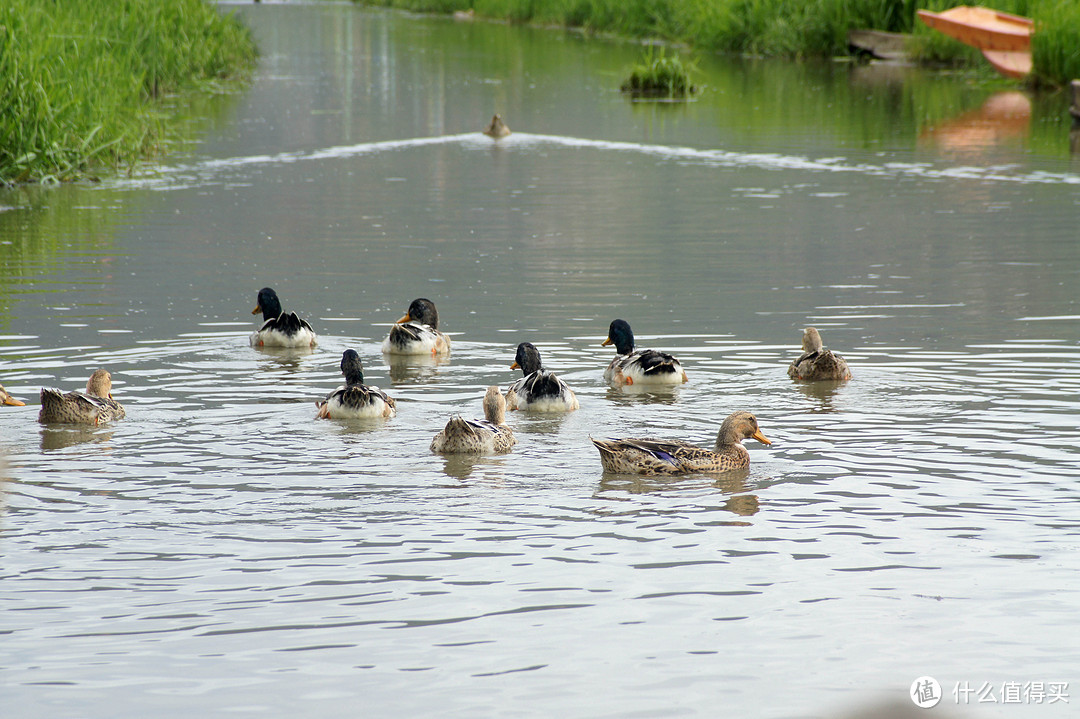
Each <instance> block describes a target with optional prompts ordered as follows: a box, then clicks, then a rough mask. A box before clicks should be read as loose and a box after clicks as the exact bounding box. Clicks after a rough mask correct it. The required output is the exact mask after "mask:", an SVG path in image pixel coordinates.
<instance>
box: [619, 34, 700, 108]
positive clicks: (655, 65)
mask: <svg viewBox="0 0 1080 719" xmlns="http://www.w3.org/2000/svg"><path fill="white" fill-rule="evenodd" d="M695 70H696V68H695V67H694V64H693V63H692V62H689V61H688V62H683V60H682V59H681V58H680V57H679V56H678V54H675V55H672V56H670V57H669V56H668V54H667V51H666V50H665V49H664V48H660V52H659V53H657V52H656V50H655V49H654V48H653V47H652V46H651V45H650V46H649V47H648V48H646V50H645V54H644V55H643V56H642V58H641V61H640V62H638V63H637V64H635V65H634V67H633V68H632V69H631V71H630V77H628V78H627V79H626V80H624V81H623V84H622V86H621V87H620V88H619V89H620V90H622V91H623V92H628V93H630V94H632V95H638V96H646V97H657V98H668V99H685V98H687V97H689V96H690V95H693V94H694V93H695V92H697V88H696V87H694V85H693V83H692V82H691V81H690V74H691V73H692V72H694V71H695Z"/></svg>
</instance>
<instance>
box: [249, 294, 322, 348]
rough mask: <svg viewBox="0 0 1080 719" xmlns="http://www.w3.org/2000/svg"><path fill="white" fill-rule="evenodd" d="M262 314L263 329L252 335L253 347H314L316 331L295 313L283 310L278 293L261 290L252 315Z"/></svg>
mask: <svg viewBox="0 0 1080 719" xmlns="http://www.w3.org/2000/svg"><path fill="white" fill-rule="evenodd" d="M260 312H262V316H263V323H262V327H260V328H259V329H258V331H256V332H255V333H254V334H253V335H251V345H252V346H253V347H314V346H315V344H316V338H315V330H313V329H311V325H309V324H308V323H307V322H306V321H304V320H302V319H300V317H299V316H298V315H297V314H296V313H295V312H285V311H283V310H282V309H281V300H279V299H278V296H277V292H274V290H273V289H271V288H269V287H263V288H262V289H261V290H259V296H258V300H257V302H256V304H255V309H253V310H252V311H251V314H253V315H257V314H259V313H260Z"/></svg>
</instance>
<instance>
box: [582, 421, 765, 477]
mask: <svg viewBox="0 0 1080 719" xmlns="http://www.w3.org/2000/svg"><path fill="white" fill-rule="evenodd" d="M747 438H752V439H756V440H757V441H758V442H761V443H762V444H772V442H771V441H770V440H769V439H767V438H766V437H765V435H764V434H762V433H761V430H760V429H758V423H757V418H756V417H754V415H752V414H751V413H749V412H732V413H731V414H730V415H728V417H727V419H725V420H724V423H723V424H721V425H720V431H719V432H718V433H717V435H716V447H715V448H714V449H711V450H710V449H705V448H703V447H698V446H696V445H693V444H690V443H688V442H683V441H681V440H658V439H606V440H605V439H594V438H591V437H590V439H592V443H593V444H595V445H596V448H597V449H598V450H600V463H601V464H603V465H604V470H605V471H608V472H618V473H621V474H689V473H691V472H708V473H715V472H729V471H731V470H733V469H745V468H746V467H749V466H750V453H749V452H747V451H746V447H743V445H742V441H743V440H744V439H747Z"/></svg>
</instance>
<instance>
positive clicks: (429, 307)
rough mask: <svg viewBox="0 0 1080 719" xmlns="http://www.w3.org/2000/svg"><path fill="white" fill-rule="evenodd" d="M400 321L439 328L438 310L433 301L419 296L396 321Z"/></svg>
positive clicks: (399, 322) (398, 322)
mask: <svg viewBox="0 0 1080 719" xmlns="http://www.w3.org/2000/svg"><path fill="white" fill-rule="evenodd" d="M402 322H415V323H416V324H420V325H428V326H429V327H431V328H432V329H436V330H437V329H439V311H438V310H436V309H435V303H434V302H432V301H431V300H426V299H424V298H423V297H419V298H417V299H415V300H413V301H412V302H411V303H410V304H409V311H408V312H406V313H405V316H404V317H402V318H401V319H400V320H398V321H397V324H401V323H402Z"/></svg>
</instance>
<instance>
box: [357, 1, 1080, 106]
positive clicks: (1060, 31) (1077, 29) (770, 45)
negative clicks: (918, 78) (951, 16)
mask: <svg viewBox="0 0 1080 719" xmlns="http://www.w3.org/2000/svg"><path fill="white" fill-rule="evenodd" d="M356 1H357V2H361V3H366V4H369V5H382V6H390V7H399V8H404V9H408V10H413V11H418V12H453V11H455V10H466V9H469V8H472V9H473V10H474V11H475V12H476V15H477V16H480V17H489V18H501V19H508V20H510V21H512V22H527V23H539V24H553V25H562V26H565V27H578V28H583V29H585V30H588V31H597V32H610V33H615V34H619V35H625V36H629V37H655V38H661V39H664V40H669V41H674V42H681V43H688V44H690V45H692V46H694V47H695V48H696V49H698V50H703V51H722V52H736V53H741V54H746V55H779V56H787V57H803V56H830V55H842V54H845V53H846V52H847V51H848V49H847V33H848V31H849V30H855V29H874V30H885V31H888V32H899V33H911V34H912V35H913V38H912V41H911V45H910V49H911V51H912V52H913V54H914V56H915V57H916V58H917V59H920V60H924V61H927V62H949V63H970V64H975V65H980V66H981V65H984V64H985V61H984V60H983V59H982V56H981V55H980V54H979V53H978V51H976V50H974V49H971V48H968V47H967V46H965V45H962V44H960V43H959V42H957V41H955V40H952V39H950V38H947V37H946V36H944V35H942V34H941V33H938V32H935V31H932V30H930V29H929V28H927V27H926V26H925V25H923V23H922V22H920V21H919V20H918V19H917V18H916V16H915V11H916V10H917V9H922V8H925V9H928V10H937V11H939V10H944V9H947V8H950V7H955V6H956V5H963V4H969V5H975V4H982V5H987V6H990V7H993V8H995V9H997V10H1002V11H1005V12H1010V13H1014V14H1017V15H1026V16H1028V17H1032V18H1033V19H1034V20H1035V21H1036V27H1037V32H1036V34H1035V37H1034V39H1033V41H1032V54H1033V60H1034V65H1035V74H1036V75H1037V77H1038V79H1040V80H1041V81H1043V82H1047V83H1050V84H1057V85H1063V84H1065V83H1067V82H1068V80H1069V79H1071V78H1073V77H1080V55H1078V54H1080V2H1077V1H1076V0H356Z"/></svg>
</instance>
